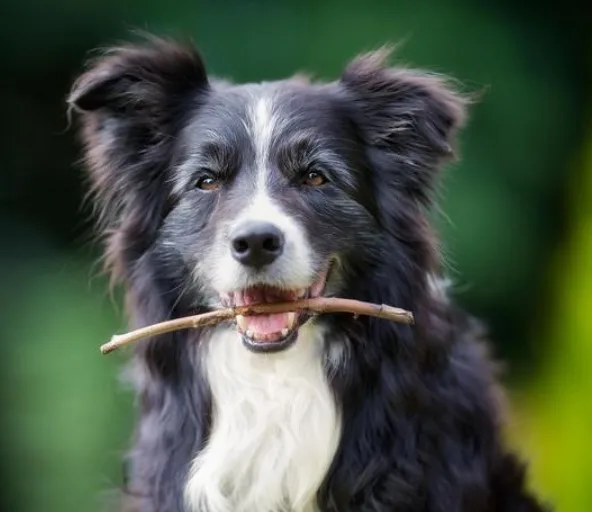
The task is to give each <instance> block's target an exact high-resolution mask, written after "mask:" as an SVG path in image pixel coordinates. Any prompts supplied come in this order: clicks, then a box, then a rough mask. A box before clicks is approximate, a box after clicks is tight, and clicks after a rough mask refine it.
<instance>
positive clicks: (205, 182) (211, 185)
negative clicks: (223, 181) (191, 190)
mask: <svg viewBox="0 0 592 512" xmlns="http://www.w3.org/2000/svg"><path fill="white" fill-rule="evenodd" d="M195 186H196V188H199V189H201V190H208V191H209V190H218V189H219V188H220V180H218V179H217V178H214V177H213V176H202V177H201V178H199V179H198V180H197V181H196V182H195Z"/></svg>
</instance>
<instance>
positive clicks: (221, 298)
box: [157, 81, 378, 350]
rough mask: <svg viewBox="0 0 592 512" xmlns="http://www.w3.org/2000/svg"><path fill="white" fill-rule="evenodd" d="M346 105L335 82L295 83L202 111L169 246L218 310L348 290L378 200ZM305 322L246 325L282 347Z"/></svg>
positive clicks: (193, 124) (189, 143) (225, 92)
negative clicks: (344, 277)
mask: <svg viewBox="0 0 592 512" xmlns="http://www.w3.org/2000/svg"><path fill="white" fill-rule="evenodd" d="M346 106H347V105H346V104H344V102H343V100H342V99H340V98H338V97H337V95H336V94H335V91H334V90H332V89H331V88H329V87H323V86H311V85H309V84H306V83H303V82H298V81H286V82H278V83H271V84H264V85H245V86H228V87H222V88H220V89H212V90H211V91H210V92H209V93H208V95H207V96H206V97H205V98H204V103H203V104H202V105H201V107H200V108H199V109H196V111H195V112H194V114H192V115H191V117H190V119H189V122H188V124H187V126H186V127H185V128H184V129H183V130H182V131H181V133H180V135H179V139H178V147H177V149H176V157H177V162H176V164H175V165H174V166H173V167H172V168H171V174H170V176H171V180H172V182H173V197H172V206H171V210H170V212H169V213H168V215H167V216H166V217H165V219H164V221H163V224H162V228H161V230H160V232H159V236H158V241H157V244H158V245H159V246H160V248H161V249H160V250H161V251H162V252H163V253H170V252H177V253H178V254H179V255H180V256H181V257H182V259H183V262H184V268H185V269H186V271H187V272H188V275H187V277H186V279H187V280H188V281H191V282H192V286H193V287H194V288H195V289H197V290H199V292H200V295H201V298H202V300H205V301H206V302H207V303H208V304H209V305H210V306H214V307H215V306H219V305H220V304H221V303H222V304H232V305H248V304H252V303H256V302H266V301H280V300H295V299H298V298H303V297H317V296H320V295H321V294H323V293H325V292H328V291H331V292H333V293H338V288H336V286H337V283H338V281H339V268H338V265H337V263H338V262H339V261H344V262H346V261H349V260H352V259H354V258H355V259H364V258H365V257H367V253H368V252H369V251H371V249H372V247H373V239H372V237H373V236H374V235H376V234H377V233H378V227H377V219H376V218H375V216H374V215H373V213H372V212H375V211H376V206H375V204H374V198H373V196H372V194H371V192H370V190H371V187H370V183H369V179H370V176H369V173H368V172H365V171H367V168H366V163H365V160H364V157H363V148H362V147H361V145H360V141H359V139H358V137H357V134H356V132H355V129H354V127H353V125H352V123H351V120H350V119H349V118H348V114H347V112H346ZM329 274H330V276H329ZM328 281H329V282H328ZM331 285H332V286H331ZM305 319H306V318H305V317H304V316H303V315H302V314H296V313H293V314H277V315H269V316H259V317H246V318H244V317H239V318H238V328H239V329H240V330H241V331H242V332H243V337H244V340H245V342H246V343H247V344H248V346H249V347H251V348H253V349H266V350H270V349H279V348H281V347H285V346H287V345H288V344H289V343H291V342H292V341H293V340H294V338H295V336H294V334H295V331H296V329H297V328H298V326H299V325H301V323H302V322H303V321H304V320H305Z"/></svg>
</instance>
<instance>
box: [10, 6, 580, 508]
mask: <svg viewBox="0 0 592 512" xmlns="http://www.w3.org/2000/svg"><path fill="white" fill-rule="evenodd" d="M583 5H584V2H582V3H581V5H580V2H579V0H563V1H562V2H561V3H560V4H557V3H556V2H553V3H551V2H548V3H545V2H544V1H540V2H536V3H535V2H524V1H523V2H519V1H511V0H498V1H483V0H482V1H476V0H437V1H432V2H430V1H428V0H423V1H416V2H412V1H409V0H407V1H405V0H399V1H391V2H388V1H382V0H365V1H362V0H359V1H355V2H354V1H349V2H343V1H341V2H338V1H336V0H319V1H317V2H313V1H299V2H282V1H279V0H275V1H273V0H269V1H266V0H219V1H217V2H205V1H197V0H176V1H174V2H162V1H160V2H157V1H153V0H141V1H140V0H127V1H125V2H124V1H120V0H101V1H94V0H86V1H84V2H83V1H75V0H53V1H52V2H48V1H47V0H2V1H1V2H0V59H1V62H0V112H1V113H2V119H1V122H0V127H1V128H0V130H1V136H0V172H1V177H0V237H1V238H0V240H1V242H0V248H1V250H0V338H1V343H0V389H1V390H2V391H1V392H2V397H3V398H4V404H3V406H2V408H1V411H2V423H1V425H2V436H1V448H2V452H1V456H0V467H1V471H2V483H3V485H2V493H0V500H2V505H3V506H4V507H5V509H6V510H10V511H17V512H20V511H22V512H37V511H41V510H43V511H48V512H53V511H56V512H57V511H59V512H80V511H81V510H84V511H88V512H93V511H99V510H101V509H102V503H103V502H104V499H105V493H106V492H108V491H109V489H111V488H112V487H113V486H117V485H119V483H120V482H121V467H120V456H121V453H122V451H123V450H124V449H125V447H126V443H127V440H128V437H129V433H130V428H131V422H132V418H133V407H132V406H133V401H132V397H131V396H130V394H129V393H128V392H127V391H126V390H125V389H124V388H122V387H121V386H120V384H119V382H118V374H119V370H120V367H121V365H122V363H123V361H124V356H122V355H121V354H115V355H112V356H110V357H108V358H104V357H101V356H100V355H99V352H98V348H97V347H98V345H99V344H100V343H101V342H103V341H104V340H106V339H108V337H109V336H110V335H111V334H112V333H113V332H114V331H117V330H120V329H123V328H124V318H123V316H122V313H121V308H120V296H119V295H118V294H117V293H116V294H115V295H114V296H111V295H109V293H108V291H107V286H106V280H105V278H104V277H103V276H102V275H101V273H100V269H99V268H98V267H97V264H96V262H97V259H98V249H99V248H98V247H97V246H96V244H94V243H93V242H92V236H91V223H90V222H89V211H88V209H87V208H85V207H83V206H82V198H83V195H84V180H83V173H82V170H81V168H80V166H79V165H78V163H77V159H78V158H79V156H80V153H79V148H78V146H77V144H76V139H75V136H74V132H73V130H72V129H68V123H67V117H66V109H65V104H64V98H65V96H66V95H67V92H68V89H69V86H70V84H71V82H72V80H73V79H74V78H75V76H76V74H77V73H78V72H79V71H80V70H81V69H82V63H83V61H84V60H85V58H86V57H87V56H88V52H89V50H92V49H93V48H96V47H97V46H102V45H105V44H108V43H113V42H117V41H119V40H121V39H124V38H129V37H130V35H129V31H130V30H131V29H143V30H149V31H153V32H156V33H159V34H162V35H180V36H187V37H191V38H192V39H193V40H194V41H195V42H196V43H197V44H198V45H199V46H200V47H201V49H202V51H203V53H204V54H205V57H206V59H207V62H208V63H209V68H210V69H211V70H212V71H213V72H215V73H217V74H219V75H222V76H225V77H233V78H234V79H236V80H260V79H273V78H278V77H283V76H285V75H287V74H291V73H293V72H294V71H297V70H306V71H310V72H313V73H314V74H316V75H317V76H319V77H325V78H335V77H336V76H337V75H338V74H339V71H340V70H341V69H342V67H343V65H344V64H345V63H346V62H347V61H348V59H350V58H351V57H352V56H354V55H355V54H356V53H358V52H360V51H365V50H369V49H372V48H376V47H377V46H379V45H381V44H383V43H385V42H389V41H391V42H392V41H395V42H396V41H403V42H404V44H403V45H402V47H401V48H400V49H399V51H398V53H397V59H398V60H399V61H400V62H403V63H408V64H412V65H415V66H419V67H427V68H431V69H433V70H436V71H440V72H443V73H448V74H451V75H453V76H454V77H456V78H457V79H459V80H461V81H462V82H463V83H464V84H465V86H466V89H467V90H470V91H476V90H478V91H482V92H484V94H483V95H482V100H481V102H480V103H479V104H477V105H475V106H474V108H473V110H472V116H471V121H470V124H469V125H468V127H467V129H466V131H465V132H464V134H463V137H462V145H461V148H462V156H463V160H462V161H461V163H459V164H457V165H454V166H452V167H450V168H449V169H448V170H447V172H446V173H445V175H444V186H443V188H442V201H441V208H440V212H439V213H438V214H437V215H436V216H435V218H436V222H437V223H438V225H439V227H440V229H441V233H442V238H443V241H444V246H445V249H446V254H447V261H448V265H449V272H450V274H451V277H452V278H453V280H454V283H455V287H454V290H455V295H456V298H457V300H458V301H460V302H461V303H462V304H463V305H464V306H465V307H466V308H467V309H468V310H469V311H471V312H472V313H474V314H476V315H479V316H480V317H482V318H483V319H484V320H485V321H486V322H487V324H488V325H489V327H490V331H491V335H492V339H493V344H494V349H495V353H496V354H497V356H498V357H499V358H502V359H503V360H504V361H505V362H506V374H505V383H506V384H507V385H508V387H509V392H510V398H511V405H512V417H511V422H510V424H509V427H508V432H507V435H508V442H511V443H513V444H514V445H515V446H516V447H517V449H519V450H520V452H521V453H522V454H523V455H524V457H526V458H528V459H529V460H530V465H531V481H530V483H531V485H532V486H533V487H535V488H536V489H537V490H538V491H539V492H540V493H541V494H542V495H543V496H544V497H545V498H548V499H550V500H552V501H553V502H554V503H555V504H556V505H557V510H560V511H563V512H585V511H589V510H592V443H590V433H591V432H592V396H591V395H592V376H591V370H592V112H591V110H590V100H591V99H592V76H591V73H590V71H591V68H592V60H591V58H590V57H591V52H590V50H591V49H592V46H591V45H592V32H591V31H590V30H589V24H588V19H589V17H588V16H587V12H586V10H585V8H584V6H583Z"/></svg>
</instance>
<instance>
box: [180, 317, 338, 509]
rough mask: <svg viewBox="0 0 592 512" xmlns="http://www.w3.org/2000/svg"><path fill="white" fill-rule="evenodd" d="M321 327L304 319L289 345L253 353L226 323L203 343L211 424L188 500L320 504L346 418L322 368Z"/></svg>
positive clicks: (242, 505)
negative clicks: (283, 349) (262, 352)
mask: <svg viewBox="0 0 592 512" xmlns="http://www.w3.org/2000/svg"><path fill="white" fill-rule="evenodd" d="M323 338H324V333H323V329H322V328H321V327H319V326H316V325H314V324H306V325H304V326H303V327H302V328H301V329H300V331H299V333H298V340H297V342H296V343H295V345H293V346H292V347H290V348H289V349H287V350H285V351H283V352H279V353H274V354H256V353H252V352H250V351H249V350H248V349H246V348H245V346H244V345H243V344H242V342H241V340H240V337H239V336H238V334H237V332H236V330H235V329H233V328H228V327H221V328H219V329H217V330H216V331H215V332H214V334H213V335H212V337H211V339H210V340H209V341H208V342H207V343H204V344H203V345H202V346H201V347H200V350H202V351H203V353H202V357H203V358H204V362H205V371H206V376H207V379H208V382H209V385H210V387H211V391H212V397H213V425H212V432H211V435H210V437H209V439H208V442H207V444H206V446H205V447H204V449H203V451H201V452H200V453H199V454H198V455H197V457H196V459H195V460H194V462H193V465H192V468H191V471H190V474H189V479H188V482H187V485H186V489H185V497H186V502H187V504H188V507H189V509H190V510H192V511H195V512H197V511H199V512H202V511H207V512H284V511H285V512H316V511H317V510H318V509H317V504H316V494H317V491H318V490H319V487H320V486H321V484H322V482H323V480H324V478H325V476H326V474H327V471H328V469H329V466H330V465H331V462H332V460H333V457H334V455H335V451H336V450H337V446H338V444H339V440H340V435H341V418H340V415H339V411H338V408H337V405H336V402H335V399H334V396H333V393H332V391H331V389H330V387H329V384H328V382H327V378H326V376H325V369H324V350H323V341H324V340H323Z"/></svg>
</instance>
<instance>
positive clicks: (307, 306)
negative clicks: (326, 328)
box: [101, 298, 414, 354]
mask: <svg viewBox="0 0 592 512" xmlns="http://www.w3.org/2000/svg"><path fill="white" fill-rule="evenodd" d="M290 311H307V312H312V313H352V314H353V315H356V316H357V315H366V316H374V317H377V318H385V319H386V320H391V321H393V322H399V323H404V324H413V321H414V320H413V314H412V313H411V312H410V311H406V310H404V309H400V308H394V307H392V306H387V305H385V304H371V303H369V302H362V301H359V300H352V299H339V298H318V299H303V300H297V301H294V302H276V303H267V304H254V305H252V306H236V307H233V308H226V309H219V310H216V311H211V312H209V313H203V314H201V315H193V316H187V317H183V318H176V319H175V320H168V321H166V322H161V323H158V324H153V325H148V326H147V327H142V328H141V329H136V330H135V331H131V332H128V333H126V334H115V335H114V336H113V337H112V338H111V341H109V342H108V343H105V344H104V345H101V353H102V354H108V353H109V352H113V351H114V350H117V349H118V348H119V347H122V346H124V345H129V344H131V343H134V342H136V341H139V340H141V339H144V338H149V337H151V336H156V335H158V334H165V333H167V332H173V331H179V330H181V329H195V328H197V327H203V326H206V325H214V324H217V323H220V322H223V321H225V320H231V319H232V318H234V317H235V316H237V315H243V316H253V315H271V314H274V313H288V312H290Z"/></svg>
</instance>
